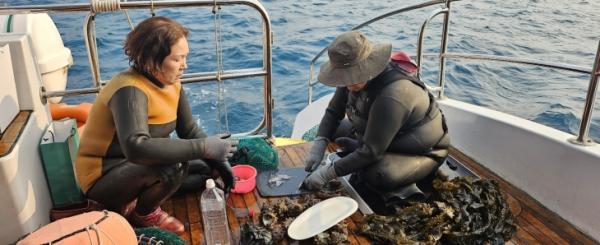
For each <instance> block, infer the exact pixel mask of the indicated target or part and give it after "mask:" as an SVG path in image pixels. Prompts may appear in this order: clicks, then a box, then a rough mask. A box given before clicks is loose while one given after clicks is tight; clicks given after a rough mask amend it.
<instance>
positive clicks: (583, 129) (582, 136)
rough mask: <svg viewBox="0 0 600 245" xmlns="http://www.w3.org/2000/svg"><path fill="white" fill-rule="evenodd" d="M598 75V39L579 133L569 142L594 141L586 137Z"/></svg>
mask: <svg viewBox="0 0 600 245" xmlns="http://www.w3.org/2000/svg"><path fill="white" fill-rule="evenodd" d="M598 76H600V41H598V49H597V50H596V59H595V60H594V66H593V67H592V73H591V76H590V77H591V78H590V85H589V86H588V90H587V96H586V97H585V105H584V107H583V115H582V116H581V125H580V126H579V135H577V138H573V139H569V142H571V143H574V144H579V145H594V144H595V143H594V141H593V140H592V139H590V138H589V137H588V133H589V130H590V128H589V127H590V122H591V120H592V113H593V111H594V104H595V102H596V90H597V89H596V88H597V87H598Z"/></svg>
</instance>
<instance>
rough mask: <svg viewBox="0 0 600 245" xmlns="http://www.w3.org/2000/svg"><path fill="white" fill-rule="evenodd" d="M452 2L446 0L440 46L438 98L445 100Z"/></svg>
mask: <svg viewBox="0 0 600 245" xmlns="http://www.w3.org/2000/svg"><path fill="white" fill-rule="evenodd" d="M450 2H451V1H450V0H446V9H447V12H446V13H445V14H444V26H443V27H442V43H441V45H440V73H439V79H440V81H439V86H440V91H439V93H438V98H440V99H441V98H444V83H445V82H446V81H445V80H446V57H444V55H445V54H446V52H447V51H448V31H449V25H450Z"/></svg>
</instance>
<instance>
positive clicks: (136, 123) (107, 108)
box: [76, 71, 206, 192]
mask: <svg viewBox="0 0 600 245" xmlns="http://www.w3.org/2000/svg"><path fill="white" fill-rule="evenodd" d="M173 130H176V132H177V134H178V136H179V138H180V139H172V138H170V133H171V132H172V131H173ZM205 137H206V135H205V134H204V133H203V132H202V131H201V130H200V129H199V128H198V126H197V124H196V123H195V122H194V120H193V118H192V116H191V113H190V108H189V105H188V102H187V99H186V96H185V95H184V92H183V90H182V89H181V85H180V84H174V85H171V86H162V84H160V83H157V82H156V81H155V82H152V81H151V80H150V79H148V78H146V77H145V76H143V75H141V74H139V73H137V72H134V71H126V72H122V73H120V74H118V75H117V76H115V77H114V78H113V79H112V80H111V82H109V83H108V84H107V86H106V87H104V88H103V89H102V91H101V92H100V94H99V95H98V97H97V99H96V102H95V103H94V106H93V107H92V110H91V113H90V118H89V120H88V126H87V129H86V132H85V134H84V137H83V138H82V139H81V144H80V149H79V152H78V157H77V162H76V172H77V177H78V180H79V184H80V185H81V188H82V190H83V191H84V192H87V191H88V190H89V189H90V188H91V186H92V185H93V184H94V183H95V182H96V181H97V180H98V179H99V178H101V176H103V175H105V174H106V173H108V172H109V171H110V170H111V169H112V168H114V167H116V166H118V165H119V164H123V163H124V162H131V163H134V164H140V165H148V166H152V165H174V164H177V163H181V162H185V161H189V160H193V159H200V158H202V156H203V150H204V140H203V138H205Z"/></svg>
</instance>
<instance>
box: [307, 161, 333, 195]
mask: <svg viewBox="0 0 600 245" xmlns="http://www.w3.org/2000/svg"><path fill="white" fill-rule="evenodd" d="M337 177H338V176H337V174H336V173H335V168H334V167H333V163H332V164H328V165H325V166H321V167H320V168H317V170H315V171H314V172H312V173H311V174H309V175H308V176H306V179H304V181H303V182H302V186H303V187H304V188H306V189H308V190H320V189H323V186H325V184H327V182H329V181H331V180H333V179H335V178H337Z"/></svg>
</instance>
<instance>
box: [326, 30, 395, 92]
mask: <svg viewBox="0 0 600 245" xmlns="http://www.w3.org/2000/svg"><path fill="white" fill-rule="evenodd" d="M327 53H328V55H329V61H327V62H325V63H323V64H322V65H321V69H320V70H319V77H318V80H319V82H321V83H323V84H325V85H328V86H333V87H345V86H350V85H353V84H357V83H362V82H367V81H369V80H371V79H373V78H375V77H376V76H377V75H379V74H380V73H381V72H383V70H384V69H385V68H386V67H387V64H388V62H389V61H390V55H391V53H392V45H391V44H389V43H382V44H373V43H371V42H370V41H369V40H367V38H366V37H365V36H364V35H363V34H362V33H360V32H358V31H349V32H345V33H343V34H341V35H339V36H338V37H337V38H335V40H333V42H332V43H331V44H330V45H329V48H328V49H327Z"/></svg>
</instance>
